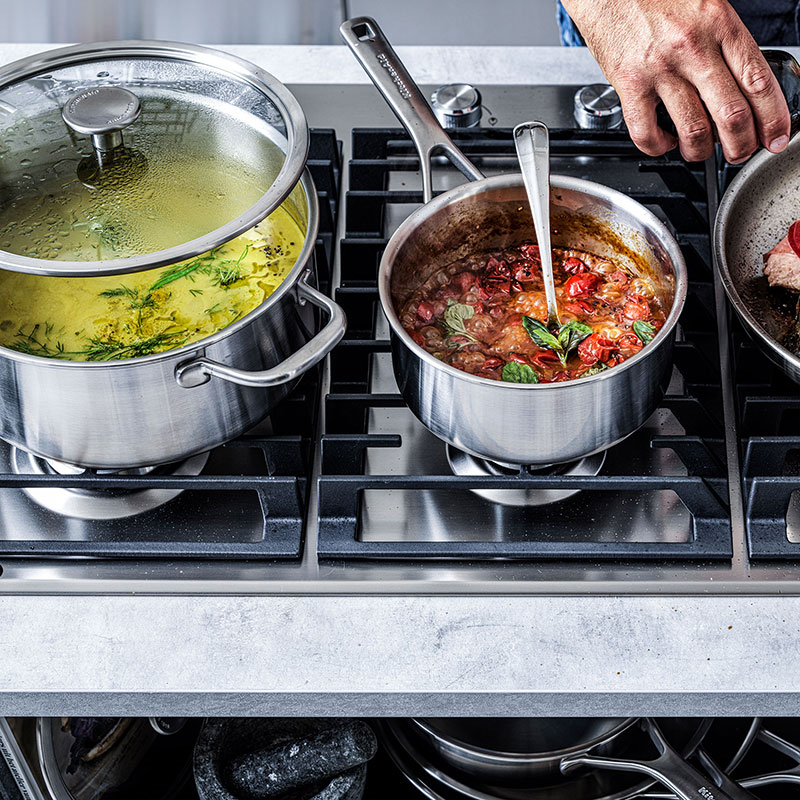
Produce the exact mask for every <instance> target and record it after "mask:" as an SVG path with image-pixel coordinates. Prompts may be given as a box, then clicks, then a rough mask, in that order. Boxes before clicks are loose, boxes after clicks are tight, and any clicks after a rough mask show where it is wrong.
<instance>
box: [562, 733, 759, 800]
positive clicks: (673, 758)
mask: <svg viewBox="0 0 800 800" xmlns="http://www.w3.org/2000/svg"><path fill="white" fill-rule="evenodd" d="M643 724H644V726H645V728H646V729H647V732H648V733H649V734H650V738H651V739H652V740H653V743H654V744H655V745H656V747H657V748H658V752H659V755H658V757H657V758H654V759H651V760H649V761H644V760H643V761H637V760H634V759H627V758H605V757H601V756H593V755H591V753H588V754H586V755H583V756H568V757H567V758H564V759H563V760H562V761H561V771H562V772H563V773H564V774H569V772H570V771H572V770H573V769H574V768H576V767H594V768H599V769H611V770H618V771H621V772H639V773H642V774H644V775H647V776H649V777H651V778H654V779H655V780H657V781H660V782H661V783H663V784H664V786H666V787H667V788H668V789H670V790H671V791H673V792H674V793H675V796H676V797H678V798H679V800H755V798H754V795H753V794H751V793H750V792H748V791H747V789H744V788H742V787H741V786H738V785H735V784H732V783H729V784H728V786H726V789H727V791H726V790H725V789H720V788H719V787H718V786H717V784H716V783H715V781H714V780H712V779H711V778H709V777H707V776H706V775H703V773H702V772H700V771H699V770H697V769H695V768H694V767H693V766H692V765H691V764H689V763H687V762H686V761H685V760H684V759H683V758H682V757H681V756H680V754H679V753H678V752H676V751H675V749H674V748H673V747H672V746H671V745H670V744H669V742H668V741H667V740H666V739H665V738H664V734H663V733H662V732H661V730H660V729H659V727H658V725H657V724H656V723H655V722H654V721H653V720H651V719H645V720H643ZM730 786H733V790H731V789H730V788H729V787H730Z"/></svg>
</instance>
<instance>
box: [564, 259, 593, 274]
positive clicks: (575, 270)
mask: <svg viewBox="0 0 800 800" xmlns="http://www.w3.org/2000/svg"><path fill="white" fill-rule="evenodd" d="M588 269H589V267H587V266H586V264H584V263H583V261H581V260H580V259H579V258H575V256H570V257H569V258H566V259H564V272H569V274H570V275H578V274H579V273H581V272H586V271H588Z"/></svg>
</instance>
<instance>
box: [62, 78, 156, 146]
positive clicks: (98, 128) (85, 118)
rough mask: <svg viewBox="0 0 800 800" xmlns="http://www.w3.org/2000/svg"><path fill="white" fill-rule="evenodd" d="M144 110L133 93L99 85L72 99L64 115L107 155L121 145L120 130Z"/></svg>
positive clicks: (68, 121) (116, 87) (67, 104)
mask: <svg viewBox="0 0 800 800" xmlns="http://www.w3.org/2000/svg"><path fill="white" fill-rule="evenodd" d="M141 110H142V104H141V102H140V101H139V98H138V97H137V96H136V95H135V94H134V93H133V92H129V91H128V90H127V89H123V88H122V87H121V86H97V87H95V88H92V89H86V90H84V91H82V92H78V94H76V95H73V96H72V97H70V99H69V100H67V102H66V103H65V104H64V107H63V108H62V109H61V116H62V117H63V119H64V122H66V123H67V125H69V127H70V128H72V130H74V131H75V132H76V133H82V134H85V135H88V136H91V137H92V144H93V145H94V148H95V150H98V151H100V152H106V151H108V150H114V149H115V148H117V147H119V146H120V145H121V144H122V133H121V131H122V130H123V128H127V127H128V125H130V124H131V123H132V122H135V121H136V120H137V119H138V117H139V114H140V113H141Z"/></svg>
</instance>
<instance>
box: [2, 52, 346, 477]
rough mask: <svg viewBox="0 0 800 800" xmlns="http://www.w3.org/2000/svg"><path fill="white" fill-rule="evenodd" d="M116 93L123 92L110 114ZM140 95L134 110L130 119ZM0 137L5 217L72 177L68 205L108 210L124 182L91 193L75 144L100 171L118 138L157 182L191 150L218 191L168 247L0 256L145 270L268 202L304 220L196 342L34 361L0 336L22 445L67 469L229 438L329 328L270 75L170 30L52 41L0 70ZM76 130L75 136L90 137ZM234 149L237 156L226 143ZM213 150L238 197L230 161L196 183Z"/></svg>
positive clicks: (279, 95)
mask: <svg viewBox="0 0 800 800" xmlns="http://www.w3.org/2000/svg"><path fill="white" fill-rule="evenodd" d="M129 89H133V90H135V93H132V92H131V91H129ZM120 98H121V99H120ZM131 98H132V99H131ZM139 98H141V101H140V99H139ZM119 102H121V103H122V104H123V106H124V105H125V103H130V105H129V106H125V107H124V108H123V110H122V113H119V114H116V115H114V110H115V109H117V110H118V105H115V104H118V103H119ZM140 108H141V116H140V117H138V121H136V122H135V124H133V123H134V121H135V120H137V115H138V114H139V109H140ZM81 109H82V111H81ZM131 109H133V111H132V112H131V113H127V112H130V110H131ZM103 115H105V116H103ZM121 117H124V119H123V121H120V118H121ZM98 120H99V121H98ZM65 122H68V124H69V126H70V128H71V130H70V129H68V128H67V126H66V125H65ZM123 125H128V126H129V127H126V128H125V131H124V134H123V133H121V132H120V130H118V129H119V128H122V127H123ZM76 131H77V133H76ZM108 131H111V133H108ZM0 134H2V140H3V141H2V146H3V162H2V171H1V172H0V178H2V181H3V186H4V192H5V194H4V195H3V198H0V200H3V202H2V203H0V206H2V207H3V209H4V212H5V213H6V216H9V215H13V213H14V208H15V207H16V206H15V205H14V202H16V201H15V200H14V199H15V198H17V197H19V198H22V199H23V200H24V201H25V202H27V201H29V200H31V201H35V203H40V205H35V206H34V207H35V208H41V209H42V212H41V215H40V217H41V218H47V216H48V213H50V212H48V209H52V208H54V207H57V206H58V204H59V201H60V199H63V198H62V197H61V196H60V195H57V194H51V193H48V192H45V191H44V190H43V189H42V188H41V187H43V186H51V185H52V186H58V185H60V183H59V181H60V180H61V179H62V178H63V186H65V187H70V191H72V190H73V189H75V188H76V187H77V189H78V190H79V192H80V197H82V198H83V197H84V196H85V197H86V198H89V199H88V200H87V201H86V202H87V203H88V205H86V206H85V207H84V206H80V208H82V209H84V211H85V213H86V215H87V219H89V220H94V223H93V224H95V225H96V226H98V227H99V228H101V229H102V228H103V225H104V224H105V223H106V222H108V220H111V222H112V223H113V222H114V220H115V219H122V218H124V216H125V212H126V210H130V208H129V205H128V204H127V203H126V199H130V195H129V194H126V193H125V191H124V189H125V184H124V182H123V181H121V180H120V181H118V182H117V183H116V184H113V183H112V184H104V185H103V186H104V188H103V191H102V192H100V191H96V187H95V188H94V189H91V191H86V190H85V189H86V188H87V187H86V185H85V181H83V180H82V179H81V165H83V164H84V163H85V162H86V161H87V159H88V160H89V161H91V163H92V164H93V165H94V166H95V167H97V169H98V170H100V172H102V169H103V164H104V163H105V161H104V159H106V160H107V159H109V158H111V157H110V156H108V155H107V154H108V153H109V152H113V153H118V152H120V151H125V152H127V151H128V150H130V152H137V153H140V154H141V155H142V157H143V158H144V159H145V161H147V163H148V164H149V166H147V171H148V173H153V174H154V175H155V177H156V179H158V177H159V176H161V175H162V173H161V172H159V168H161V169H165V170H166V171H165V172H164V173H163V175H164V176H165V178H164V179H165V180H167V178H168V176H169V175H170V174H173V173H170V172H169V170H168V169H167V167H171V168H174V166H175V163H176V162H175V161H174V158H173V156H175V154H183V155H184V156H186V154H196V155H197V156H198V158H199V157H200V156H202V157H203V158H206V159H207V160H206V161H202V160H201V161H198V162H197V163H199V164H202V165H205V166H207V167H208V170H206V171H201V173H200V175H199V176H198V177H197V179H196V181H197V182H196V183H195V184H192V186H191V187H190V188H191V191H187V195H188V196H189V197H190V198H192V197H195V194H196V195H197V196H198V197H200V196H201V195H203V193H205V194H206V195H209V196H211V195H212V194H213V197H212V198H211V199H212V200H213V198H222V199H219V200H214V202H213V203H212V206H213V207H214V209H215V212H214V213H215V215H217V216H219V217H220V218H221V219H223V220H224V222H223V224H221V225H220V226H219V227H217V228H216V229H214V230H211V231H207V232H205V233H204V234H203V235H201V236H199V237H198V238H193V239H190V240H188V241H183V240H181V241H178V242H175V243H173V244H174V246H171V247H167V248H166V249H160V248H162V246H163V244H164V243H163V242H161V243H160V244H159V242H160V240H158V241H156V237H150V239H152V241H143V242H141V243H140V244H141V246H142V248H143V250H144V252H136V253H133V254H130V253H128V254H127V256H126V257H111V258H109V257H108V256H106V260H104V261H92V260H85V261H68V260H59V259H58V257H57V255H53V254H51V255H50V256H48V257H47V258H40V257H36V258H33V257H29V256H26V255H22V254H19V253H16V254H15V253H12V252H5V251H2V252H0V266H1V267H3V268H8V269H16V270H21V271H29V272H38V273H43V274H50V275H80V274H89V275H92V274H94V275H99V274H111V273H113V274H116V273H122V272H131V271H139V270H141V269H145V268H153V267H156V266H158V265H161V264H166V263H171V262H173V261H176V260H180V259H182V258H186V257H187V256H191V255H193V254H197V253H200V252H204V251H207V250H209V249H210V248H213V247H215V246H217V245H219V244H220V243H221V242H225V241H228V240H230V239H231V238H233V237H235V236H236V235H238V234H240V233H241V232H242V231H244V230H246V229H249V228H251V227H252V226H253V225H255V224H256V223H258V222H259V221H261V220H262V219H263V218H264V217H266V216H267V215H268V214H269V213H270V212H271V211H272V210H273V209H275V208H276V207H277V206H278V205H281V206H282V208H283V209H285V210H286V211H287V213H288V214H289V215H290V216H292V217H293V218H294V220H295V222H296V223H297V224H298V226H299V228H300V230H302V231H304V240H303V247H302V250H301V252H300V255H299V256H298V258H297V261H296V263H295V264H294V267H293V268H292V270H291V271H290V273H289V275H288V276H287V277H286V278H285V280H284V281H283V283H282V284H281V285H280V287H279V288H278V289H277V291H275V292H274V293H273V294H272V295H271V296H270V297H269V298H267V300H266V301H265V302H264V303H262V304H261V305H260V306H259V307H258V308H257V309H255V310H253V311H252V312H251V313H249V314H247V315H246V316H244V317H242V318H241V319H239V320H237V321H236V322H235V323H233V324H232V325H230V326H229V327H227V328H224V329H223V330H221V331H218V332H217V333H216V334H214V335H212V336H209V337H207V338H205V339H203V340H201V341H199V342H195V343H192V344H190V345H186V346H184V347H182V348H179V349H174V350H169V351H167V352H163V353H158V354H154V355H151V356H147V357H142V358H134V359H127V360H121V361H108V362H97V363H94V362H92V363H89V362H78V361H60V360H54V359H48V358H41V357H37V356H31V355H27V354H23V353H20V352H17V351H14V350H11V349H6V348H1V347H0V437H2V438H3V439H5V440H7V441H9V442H11V443H12V444H14V445H16V446H18V447H21V448H23V449H24V450H27V451H29V452H31V453H34V454H35V455H37V456H42V457H44V458H48V459H52V460H56V461H62V462H67V463H69V464H75V465H78V466H81V467H91V468H98V469H121V468H127V467H144V466H150V465H155V464H163V463H169V462H173V461H178V460H181V459H184V458H186V457H188V456H191V455H193V454H196V453H201V452H204V451H206V450H209V449H210V448H212V447H215V446H216V445H219V444H221V443H222V442H225V441H228V440H229V439H233V438H235V437H237V436H239V435H240V434H241V433H243V432H244V431H246V430H247V429H248V428H250V427H251V426H253V425H254V424H256V423H257V422H259V421H260V420H261V419H263V418H264V417H265V416H266V415H267V414H268V413H269V411H270V410H271V409H272V408H273V407H274V406H275V405H276V404H277V403H278V402H280V400H281V399H282V398H283V397H284V396H285V395H286V394H288V392H289V391H290V389H291V388H292V385H293V384H294V383H295V381H296V380H297V379H298V378H299V376H300V375H302V373H303V372H305V371H306V370H308V369H309V368H311V367H312V366H313V365H314V364H316V363H318V362H319V361H320V360H321V359H322V358H324V357H325V355H326V354H327V353H328V352H329V351H330V350H331V349H332V348H333V347H334V345H335V344H336V343H337V342H338V341H339V339H340V338H341V337H342V335H343V334H344V329H345V318H344V314H343V312H342V310H341V309H340V308H339V307H338V306H337V305H336V304H335V303H333V302H332V301H331V300H329V299H328V298H327V297H324V296H323V295H322V294H320V293H319V292H318V291H316V289H315V288H314V287H313V285H312V284H313V282H314V277H313V250H314V244H315V241H316V238H317V225H318V208H317V195H316V191H315V189H314V185H313V182H312V180H311V176H310V175H309V174H308V172H307V171H304V165H305V159H306V155H307V151H308V130H307V125H306V120H305V117H304V116H303V113H302V109H301V108H300V106H299V104H298V103H297V100H296V99H295V98H294V97H293V96H292V94H291V93H290V92H289V91H288V89H287V88H286V87H285V86H283V85H282V84H281V83H280V82H279V81H277V80H276V79H275V78H274V77H273V76H271V75H270V74H269V73H267V72H265V71H263V70H261V69H259V68H258V67H256V66H254V65H252V64H249V63H248V62H246V61H243V60H241V59H238V58H234V57H229V56H227V55H225V54H223V53H220V52H218V51H215V50H211V49H209V48H202V47H196V46H193V45H183V44H178V43H170V42H116V43H107V44H98V45H91V46H87V45H82V46H79V47H70V48H63V49H59V50H54V51H51V52H49V53H44V54H42V55H37V56H33V57H31V58H28V59H24V60H22V61H18V62H15V63H14V64H11V65H8V66H6V67H4V68H3V69H2V70H0ZM84 134H91V140H90V139H89V138H87V136H85V135H84ZM123 135H124V138H125V142H126V147H123V146H122V143H121V142H122V137H123ZM106 138H109V141H108V142H106ZM93 148H94V149H93ZM106 148H111V149H110V150H108V149H106ZM222 155H225V156H226V158H225V159H222V158H221V157H222ZM234 155H235V162H234V161H230V159H228V158H227V156H231V157H233V156H234ZM120 157H121V158H122V156H120ZM125 158H128V159H131V158H132V156H130V154H128V155H127V156H125V157H124V158H123V160H122V162H121V163H122V164H127V163H129V162H128V161H125ZM218 162H219V163H222V164H223V165H224V166H225V167H226V169H227V168H228V167H229V166H230V164H232V163H236V164H239V165H240V166H241V170H242V173H243V175H246V177H247V179H248V180H251V179H252V181H253V182H254V183H253V185H254V186H257V187H262V188H263V190H264V191H263V194H262V195H261V196H260V198H258V199H257V200H256V201H255V202H254V203H253V204H252V205H251V206H250V207H249V208H239V207H238V205H236V204H237V203H238V202H240V199H237V200H235V201H234V200H233V199H232V200H230V202H229V201H228V200H226V199H225V198H227V196H228V192H227V184H228V183H229V182H230V177H229V176H230V172H229V171H227V172H226V171H225V170H223V171H222V173H221V176H222V177H220V176H219V174H217V173H214V177H213V180H212V175H211V173H210V171H209V170H210V169H211V167H210V166H209V165H210V164H212V163H214V164H216V163H218ZM109 163H112V164H113V163H114V160H113V158H112V159H111V161H110V162H109ZM130 163H131V164H132V163H134V162H133V161H130ZM135 163H138V161H136V162H135ZM177 163H182V162H177ZM109 174H110V175H114V174H116V175H117V176H119V174H121V173H109ZM124 174H127V173H124ZM193 174H194V173H192V175H193ZM190 179H191V180H195V179H194V178H192V177H191V176H190ZM298 179H299V181H298ZM78 181H80V184H83V185H79V183H78ZM218 181H219V183H217V182H218ZM156 182H158V181H156ZM212 189H213V192H212ZM54 191H55V190H54ZM151 197H152V198H153V200H152V203H153V208H154V209H161V213H163V214H169V215H170V217H169V219H170V226H167V227H170V228H174V231H177V232H180V231H182V230H184V228H183V227H181V225H184V224H186V223H187V220H188V221H191V220H192V219H193V216H195V215H196V216H198V219H200V220H201V221H202V222H205V221H207V219H211V218H212V217H208V218H206V217H203V215H202V214H199V212H198V211H197V208H196V206H195V204H194V203H193V202H189V203H188V204H187V206H186V207H182V208H180V209H177V208H176V209H174V211H173V209H172V207H166V208H162V206H163V198H161V200H160V201H159V202H161V203H162V205H161V206H159V205H158V204H157V202H156V201H157V200H158V197H157V196H156V195H151ZM9 198H10V199H11V200H12V201H14V202H10V201H9ZM203 199H204V202H206V200H207V198H205V197H204V198H203ZM112 200H113V201H114V202H113V203H112V202H111V201H112ZM82 202H83V201H82ZM217 202H218V203H219V204H220V205H219V207H217V206H216V205H214V203H217ZM93 203H94V205H92V204H93ZM114 203H116V205H114ZM226 203H227V205H226ZM26 208H27V206H26ZM108 208H112V209H113V210H114V211H113V214H112V213H110V212H108ZM9 209H10V210H9ZM98 209H99V210H98ZM100 211H103V213H102V214H101V213H100ZM229 212H230V217H232V218H228V217H227V214H228V213H229ZM153 213H155V211H154V212H153ZM115 215H116V216H115ZM212 216H213V215H212ZM217 216H213V218H215V219H216V218H217ZM201 218H202V219H201ZM58 219H60V217H59V218H58ZM39 221H40V222H41V219H40V220H39ZM78 221H80V222H81V224H83V223H85V222H86V220H85V219H83V218H81V219H80V220H78ZM12 222H14V223H15V224H16V220H12ZM179 223H180V224H179ZM48 224H50V223H48ZM38 227H45V225H44V223H42V224H41V225H39V226H38ZM188 229H189V228H187V230H188ZM48 230H49V229H48ZM137 230H139V229H137ZM141 230H142V231H143V232H144V233H143V235H142V238H143V239H148V236H149V233H148V228H147V226H146V225H145V226H143V227H142V228H141ZM57 233H59V234H60V233H61V231H60V230H59V231H57ZM37 235H38V234H37ZM176 235H177V234H176ZM37 241H38V240H37ZM123 250H124V248H123ZM48 252H49V251H48ZM115 253H116V251H115ZM116 255H120V253H116ZM122 256H125V253H124V252H123V253H122ZM309 304H310V306H315V307H317V308H319V309H321V310H322V311H323V312H324V314H325V315H326V316H327V318H328V320H327V323H326V324H325V326H324V327H323V328H322V329H321V330H320V331H319V333H316V334H314V328H315V324H316V323H315V320H316V315H315V314H313V313H310V307H309Z"/></svg>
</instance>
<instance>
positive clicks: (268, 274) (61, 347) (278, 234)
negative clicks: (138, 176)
mask: <svg viewBox="0 0 800 800" xmlns="http://www.w3.org/2000/svg"><path fill="white" fill-rule="evenodd" d="M302 239H303V237H302V235H300V231H299V230H298V226H297V223H296V221H295V220H294V219H293V218H292V217H291V216H290V215H289V214H287V213H286V212H285V211H284V210H283V209H282V208H279V209H278V210H277V211H276V212H273V214H272V215H270V217H269V218H268V219H267V220H264V222H262V223H259V226H257V227H256V228H254V229H252V230H250V231H247V232H246V233H244V234H242V235H241V236H240V237H237V238H236V239H234V240H233V241H231V242H227V243H226V244H223V245H220V246H219V247H218V248H215V249H214V250H212V251H210V252H208V253H204V254H202V255H200V256H197V257H196V258H193V259H191V260H189V261H185V262H182V263H180V264H174V265H172V266H169V267H164V268H161V269H159V270H149V271H146V272H141V273H135V274H131V275H127V276H121V277H116V278H114V277H91V278H52V279H51V278H48V277H42V276H31V275H25V274H23V273H9V274H8V275H3V274H2V273H0V346H5V347H9V348H10V349H13V350H16V351H17V352H20V353H26V354H29V355H34V356H39V357H44V358H53V359H62V360H75V361H81V360H83V361H113V360H115V359H128V358H137V357H141V356H147V355H151V354H153V353H159V352H163V351H165V350H170V349H173V348H176V347H180V346H182V345H185V344H187V343H192V342H196V341H200V340H202V339H204V338H206V337H208V336H211V335H213V334H214V333H216V332H217V331H220V330H222V329H224V328H226V327H228V326H229V325H231V324H232V323H233V322H235V321H236V320H237V319H239V318H241V317H242V316H244V315H246V314H248V313H250V312H251V311H253V310H254V309H256V308H257V307H258V306H259V305H261V304H262V303H263V302H264V300H265V299H266V298H267V297H269V296H270V295H271V294H272V292H273V291H274V290H275V289H276V288H277V287H278V286H279V285H280V283H281V282H282V281H283V279H284V278H285V277H286V275H288V274H289V272H290V271H291V268H292V266H294V263H295V261H296V259H297V256H298V255H299V253H300V251H301V246H302ZM45 315H46V316H45ZM45 320H46V321H45Z"/></svg>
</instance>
